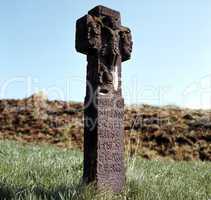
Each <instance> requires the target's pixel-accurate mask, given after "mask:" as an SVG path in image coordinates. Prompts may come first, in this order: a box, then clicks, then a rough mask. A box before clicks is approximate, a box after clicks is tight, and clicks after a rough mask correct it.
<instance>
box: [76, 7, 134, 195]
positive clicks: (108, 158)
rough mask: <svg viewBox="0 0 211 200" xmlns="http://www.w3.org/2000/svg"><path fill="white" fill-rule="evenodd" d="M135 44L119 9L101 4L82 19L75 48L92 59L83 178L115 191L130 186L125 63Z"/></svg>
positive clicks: (102, 187)
mask: <svg viewBox="0 0 211 200" xmlns="http://www.w3.org/2000/svg"><path fill="white" fill-rule="evenodd" d="M132 45H133V43H132V37H131V31H130V29H129V28H126V27H124V26H122V25H121V19H120V13H119V12H118V11H115V10H112V9H109V8H106V7H103V6H97V7H95V8H94V9H92V10H90V11H89V12H88V14H87V15H85V16H84V17H82V18H80V19H78V20H77V23H76V50H77V51H78V52H80V53H83V54H86V55H87V61H88V65H87V77H86V78H87V87H86V97H85V112H84V115H85V123H84V126H85V128H84V174H83V179H84V181H85V182H87V183H90V182H95V183H96V185H97V187H98V188H101V189H106V188H108V189H111V190H113V191H114V192H120V191H121V190H122V188H123V186H124V182H125V169H124V144H123V141H124V133H123V130H124V129H123V117H124V100H123V98H122V89H121V63H122V62H124V61H126V60H128V59H130V56H131V51H132ZM87 122H89V123H87Z"/></svg>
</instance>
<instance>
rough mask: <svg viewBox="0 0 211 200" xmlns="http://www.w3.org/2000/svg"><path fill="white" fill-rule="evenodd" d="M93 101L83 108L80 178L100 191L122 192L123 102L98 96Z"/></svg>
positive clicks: (110, 96)
mask: <svg viewBox="0 0 211 200" xmlns="http://www.w3.org/2000/svg"><path fill="white" fill-rule="evenodd" d="M94 102H95V103H93V102H92V103H91V104H90V105H89V106H87V108H85V133H84V175H83V179H84V182H85V183H92V182H93V183H95V184H96V186H97V188H98V189H100V190H111V191H113V192H121V191H122V189H123V187H124V184H125V167H124V127H123V117H124V100H123V98H122V97H121V96H119V95H117V94H116V95H115V94H113V95H108V96H104V95H99V96H98V97H96V101H94ZM86 103H87V100H85V105H86Z"/></svg>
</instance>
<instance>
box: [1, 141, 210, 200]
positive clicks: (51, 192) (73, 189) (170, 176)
mask: <svg viewBox="0 0 211 200" xmlns="http://www.w3.org/2000/svg"><path fill="white" fill-rule="evenodd" d="M82 160H83V157H82V153H81V152H77V151H71V150H63V149H58V148H55V147H52V146H47V145H46V146H33V145H27V146H23V145H20V144H18V143H16V142H9V141H0V162H1V164H0V196H1V198H0V199H25V200H37V199H52V200H53V199H59V200H64V199H68V200H70V199H74V200H97V199H106V200H110V199H116V200H121V199H122V200H123V199H124V200H136V199H140V200H183V199H184V200H208V199H211V163H209V162H207V163H206V162H172V161H148V160H144V159H142V158H139V157H136V158H130V159H127V160H126V162H127V184H126V187H125V190H124V191H123V192H122V194H119V195H112V194H111V193H97V192H96V191H95V190H94V189H93V188H92V187H91V186H89V187H84V186H83V185H82V184H81V176H82Z"/></svg>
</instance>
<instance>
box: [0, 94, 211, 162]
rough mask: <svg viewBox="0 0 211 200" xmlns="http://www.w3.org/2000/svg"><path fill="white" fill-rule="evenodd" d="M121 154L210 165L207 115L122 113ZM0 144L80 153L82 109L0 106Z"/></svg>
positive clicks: (158, 110) (46, 104) (148, 109)
mask: <svg viewBox="0 0 211 200" xmlns="http://www.w3.org/2000/svg"><path fill="white" fill-rule="evenodd" d="M125 135H126V137H125V149H126V152H127V153H128V154H130V155H134V154H140V155H142V156H143V157H145V158H148V159H154V158H170V159H174V160H206V161H211V111H203V110H190V109H181V108H178V107H153V106H148V105H142V106H139V107H132V106H131V107H126V109H125ZM0 139H15V140H19V141H22V142H39V143H40V142H45V143H51V144H56V145H57V146H60V147H68V148H80V149H82V147H83V104H81V103H71V102H64V101H49V100H47V98H46V97H44V96H43V95H33V96H31V97H29V98H27V99H23V100H0Z"/></svg>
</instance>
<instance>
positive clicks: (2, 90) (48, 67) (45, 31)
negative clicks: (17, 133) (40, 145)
mask: <svg viewBox="0 0 211 200" xmlns="http://www.w3.org/2000/svg"><path fill="white" fill-rule="evenodd" d="M99 4H101V5H104V6H108V7H111V8H113V9H116V10H119V11H120V12H121V15H122V24H123V25H125V26H128V27H130V28H131V30H132V34H133V41H134V48H133V54H132V58H131V60H130V61H127V62H125V63H123V77H122V80H123V94H124V97H125V100H126V103H127V104H140V103H148V104H155V105H166V104H175V105H179V106H185V107H194V108H198V107H200V108H210V107H211V56H210V55H211V39H210V38H211V1H210V0H201V1H199V0H177V1H173V0H132V1H128V0H127V1H126V0H121V1H120V0H116V1H114V0H101V1H97V0H89V1H85V0H77V1H73V0H59V1H58V0H7V1H5V0H0V27H1V31H0V44H1V45H0V70H1V71H0V72H1V73H0V98H23V97H26V96H29V95H30V94H32V93H34V92H36V91H44V92H45V93H46V94H48V96H49V98H50V99H64V100H73V101H83V99H84V95H85V77H86V57H85V55H82V54H79V53H77V52H76V51H75V44H74V43H75V21H76V20H77V19H78V18H79V17H81V16H83V15H85V14H86V13H87V11H88V10H90V9H91V8H93V7H94V6H96V5H99Z"/></svg>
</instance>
